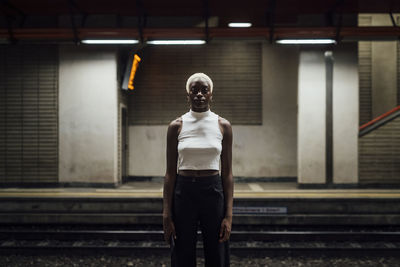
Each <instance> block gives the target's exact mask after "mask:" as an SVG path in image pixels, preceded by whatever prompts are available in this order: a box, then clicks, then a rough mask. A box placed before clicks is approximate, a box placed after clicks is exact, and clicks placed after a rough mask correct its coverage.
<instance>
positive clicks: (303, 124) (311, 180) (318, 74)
mask: <svg viewBox="0 0 400 267" xmlns="http://www.w3.org/2000/svg"><path fill="white" fill-rule="evenodd" d="M298 77H299V78H298V118H297V122H298V124H297V125H298V135H297V145H298V147H297V161H298V165H297V168H298V183H300V184H324V183H325V181H326V178H325V177H326V175H325V172H326V171H325V170H326V164H325V161H326V160H325V159H326V153H325V145H326V144H325V111H326V110H325V97H326V85H325V57H324V51H323V50H320V49H307V50H304V49H303V50H302V51H301V52H300V59H299V76H298Z"/></svg>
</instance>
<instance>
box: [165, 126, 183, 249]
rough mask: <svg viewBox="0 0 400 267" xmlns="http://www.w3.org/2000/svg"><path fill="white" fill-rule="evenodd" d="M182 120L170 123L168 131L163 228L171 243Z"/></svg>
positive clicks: (173, 232)
mask: <svg viewBox="0 0 400 267" xmlns="http://www.w3.org/2000/svg"><path fill="white" fill-rule="evenodd" d="M181 126H182V120H181V119H176V120H174V121H172V122H171V123H170V124H169V127H168V133H167V170H166V173H165V179H164V190H163V228H164V239H165V241H166V242H168V243H169V240H170V236H171V234H172V235H173V237H174V238H175V239H176V233H175V226H174V223H173V221H172V196H173V193H174V186H175V180H176V173H177V169H176V166H177V160H178V134H179V131H180V128H181Z"/></svg>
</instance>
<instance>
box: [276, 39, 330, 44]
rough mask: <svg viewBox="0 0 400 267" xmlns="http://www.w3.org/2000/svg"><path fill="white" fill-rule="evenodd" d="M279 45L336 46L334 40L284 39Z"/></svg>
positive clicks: (279, 41) (278, 41)
mask: <svg viewBox="0 0 400 267" xmlns="http://www.w3.org/2000/svg"><path fill="white" fill-rule="evenodd" d="M276 42H277V43H278V44H336V41H335V40H333V39H282V40H277V41H276Z"/></svg>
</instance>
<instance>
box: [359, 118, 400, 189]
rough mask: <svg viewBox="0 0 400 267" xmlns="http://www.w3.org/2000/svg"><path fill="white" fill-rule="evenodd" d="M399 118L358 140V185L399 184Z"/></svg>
mask: <svg viewBox="0 0 400 267" xmlns="http://www.w3.org/2000/svg"><path fill="white" fill-rule="evenodd" d="M399 133H400V117H397V118H396V119H394V120H392V121H390V122H388V123H386V124H385V125H383V126H381V127H379V128H377V129H376V130H374V131H372V132H370V133H368V134H366V135H365V136H363V137H361V138H360V139H359V171H360V183H400V134H399Z"/></svg>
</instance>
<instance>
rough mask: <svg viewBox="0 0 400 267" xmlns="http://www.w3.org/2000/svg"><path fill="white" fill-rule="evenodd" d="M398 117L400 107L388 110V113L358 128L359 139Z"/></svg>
mask: <svg viewBox="0 0 400 267" xmlns="http://www.w3.org/2000/svg"><path fill="white" fill-rule="evenodd" d="M398 116H400V106H397V107H395V108H394V109H391V110H389V111H388V112H386V113H384V114H382V115H380V116H378V117H376V118H375V119H373V120H371V121H369V122H367V123H365V124H363V125H361V126H360V128H359V134H358V136H359V137H362V136H364V135H366V134H367V133H369V132H371V131H373V130H375V129H377V128H379V127H380V126H382V125H384V124H386V123H387V122H389V121H391V120H393V119H394V118H397V117H398Z"/></svg>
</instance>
